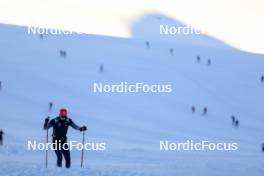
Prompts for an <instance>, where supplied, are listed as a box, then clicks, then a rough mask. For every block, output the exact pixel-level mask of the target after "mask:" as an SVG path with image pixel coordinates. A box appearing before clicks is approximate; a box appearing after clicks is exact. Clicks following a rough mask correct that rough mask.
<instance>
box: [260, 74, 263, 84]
mask: <svg viewBox="0 0 264 176" xmlns="http://www.w3.org/2000/svg"><path fill="white" fill-rule="evenodd" d="M260 82H262V83H263V82H264V75H262V76H261V78H260Z"/></svg>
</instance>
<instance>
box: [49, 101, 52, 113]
mask: <svg viewBox="0 0 264 176" xmlns="http://www.w3.org/2000/svg"><path fill="white" fill-rule="evenodd" d="M52 108H53V102H52V101H51V102H49V111H51V110H52Z"/></svg>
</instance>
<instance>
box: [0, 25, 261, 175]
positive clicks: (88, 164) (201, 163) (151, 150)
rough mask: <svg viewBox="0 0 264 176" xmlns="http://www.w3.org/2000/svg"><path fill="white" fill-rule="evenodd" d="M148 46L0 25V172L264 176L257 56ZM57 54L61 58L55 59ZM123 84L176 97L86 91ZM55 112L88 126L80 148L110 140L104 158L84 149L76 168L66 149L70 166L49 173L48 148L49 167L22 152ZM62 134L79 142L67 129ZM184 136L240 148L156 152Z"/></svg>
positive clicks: (40, 136)
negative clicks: (235, 122) (0, 137)
mask: <svg viewBox="0 0 264 176" xmlns="http://www.w3.org/2000/svg"><path fill="white" fill-rule="evenodd" d="M150 45H151V46H150V48H149V49H148V48H147V47H146V46H145V41H144V40H141V39H139V38H131V39H121V38H111V37H104V36H96V35H71V36H51V35H45V36H44V38H43V39H40V38H39V36H37V35H27V28H25V27H16V26H9V25H0V80H1V81H2V86H3V87H2V91H0V128H3V130H4V132H5V133H6V135H5V136H4V139H5V140H4V146H2V147H0V175H1V176H2V175H3V176H18V175H19V176H20V175H26V176H27V175H28V176H29V175H65V176H67V175H69V176H70V175H71V176H72V175H93V176H94V175H95V176H97V175H98V176H119V175H120V176H175V175H186V176H187V175H188V176H190V175H193V176H194V175H195V176H196V175H198V176H229V175H230V176H231V175H232V176H248V175H251V176H263V174H264V167H263V166H264V153H263V152H261V145H262V143H263V142H264V137H263V132H264V128H263V123H264V118H263V114H264V108H263V104H264V84H261V83H260V76H261V75H262V74H264V70H263V68H264V57H263V55H256V54H249V53H245V52H241V51H238V50H235V49H232V48H229V47H223V48H222V47H219V48H216V47H213V48H211V47H207V46H205V45H198V44H197V45H194V44H193V43H190V44H188V43H185V44H183V45H181V44H180V43H179V42H176V43H175V44H172V43H171V42H168V43H166V42H164V41H163V42H162V43H159V42H158V41H156V42H152V41H151V43H150ZM169 48H174V54H173V55H170V53H169ZM61 49H62V50H66V51H67V54H68V56H67V58H66V59H63V58H61V57H60V56H59V51H60V50H61ZM197 55H200V57H201V59H202V60H201V63H197V62H196V56H197ZM208 58H210V59H211V60H212V65H211V66H210V67H208V66H207V63H206V61H207V59H208ZM101 63H103V64H104V67H105V70H104V72H103V73H100V72H99V65H100V64H101ZM121 81H126V82H129V83H135V82H144V83H149V84H155V83H158V84H172V85H173V92H172V93H170V94H154V93H137V94H135V93H126V94H122V93H113V94H108V93H103V94H100V93H93V92H92V85H93V83H94V82H103V83H112V84H118V83H120V82H121ZM50 101H53V102H54V105H55V108H54V110H53V111H52V112H48V103H49V102H50ZM192 105H195V106H196V109H197V112H196V113H195V114H192V113H191V111H190V107H191V106H192ZM204 106H207V107H208V115H207V116H206V117H204V116H203V115H202V109H203V107H204ZM61 107H66V108H68V110H69V116H70V117H71V118H72V119H73V120H74V121H75V122H76V123H77V124H79V125H87V127H88V131H87V133H86V141H87V142H91V141H92V142H106V143H107V150H106V151H104V152H94V151H93V152H91V151H86V152H85V156H84V158H85V161H84V168H82V169H81V168H80V157H81V152H80V151H72V152H71V154H72V168H71V169H64V168H62V169H60V168H56V166H55V154H54V152H52V151H50V152H49V166H48V169H46V168H45V160H44V158H45V152H43V151H27V140H38V141H42V142H44V141H45V135H46V134H45V131H44V130H43V129H42V126H43V121H44V118H45V117H46V116H47V115H51V116H52V117H55V116H56V115H57V111H58V109H59V108H61ZM231 115H235V116H236V117H237V118H238V119H239V120H240V126H239V128H237V129H236V128H234V127H233V126H232V125H231V119H230V116H231ZM50 131H51V130H50ZM68 136H69V139H71V140H72V139H74V140H77V141H81V139H82V135H81V133H80V132H78V131H74V130H72V129H70V130H69V135H68ZM190 139H193V140H196V141H200V140H208V141H212V142H237V143H238V144H239V150H238V151H232V152H230V151H229V152H223V151H218V152H216V151H176V152H175V151H174V152H173V151H171V152H165V151H159V141H160V140H169V141H172V142H177V141H178V142H184V141H185V140H190Z"/></svg>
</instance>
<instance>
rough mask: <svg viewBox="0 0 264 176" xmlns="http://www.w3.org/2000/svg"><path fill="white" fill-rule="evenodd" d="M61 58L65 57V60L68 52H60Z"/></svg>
mask: <svg viewBox="0 0 264 176" xmlns="http://www.w3.org/2000/svg"><path fill="white" fill-rule="evenodd" d="M60 56H61V57H63V58H66V56H67V52H66V51H64V50H60Z"/></svg>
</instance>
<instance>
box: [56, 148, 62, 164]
mask: <svg viewBox="0 0 264 176" xmlns="http://www.w3.org/2000/svg"><path fill="white" fill-rule="evenodd" d="M55 153H56V156H57V166H58V167H61V166H62V152H61V151H60V150H55Z"/></svg>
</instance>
